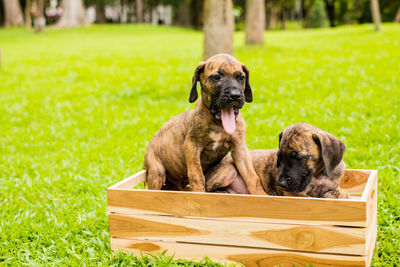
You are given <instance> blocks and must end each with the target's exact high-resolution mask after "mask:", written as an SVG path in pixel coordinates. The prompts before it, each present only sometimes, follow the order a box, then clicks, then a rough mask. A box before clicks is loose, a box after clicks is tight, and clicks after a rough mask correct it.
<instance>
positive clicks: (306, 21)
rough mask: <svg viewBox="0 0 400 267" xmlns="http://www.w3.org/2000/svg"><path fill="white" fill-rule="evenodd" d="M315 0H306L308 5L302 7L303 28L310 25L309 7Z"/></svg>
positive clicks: (310, 7)
mask: <svg viewBox="0 0 400 267" xmlns="http://www.w3.org/2000/svg"><path fill="white" fill-rule="evenodd" d="M314 2H315V0H310V1H309V2H308V5H305V7H304V21H303V27H304V28H309V27H310V23H311V22H310V14H311V9H312V7H313V5H314Z"/></svg>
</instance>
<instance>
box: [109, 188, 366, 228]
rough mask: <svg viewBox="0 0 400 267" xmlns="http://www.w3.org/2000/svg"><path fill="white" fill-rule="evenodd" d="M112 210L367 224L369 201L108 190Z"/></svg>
mask: <svg viewBox="0 0 400 267" xmlns="http://www.w3.org/2000/svg"><path fill="white" fill-rule="evenodd" d="M107 197H108V205H109V207H108V208H109V211H110V212H118V213H126V214H145V213H146V214H168V215H175V216H180V217H209V218H210V217H211V218H242V219H245V218H248V219H253V220H258V221H275V222H283V223H284V222H291V223H298V222H303V223H304V222H309V223H311V224H324V225H344V226H363V227H365V220H366V213H365V209H366V201H361V200H358V199H318V198H300V197H296V198H295V197H277V196H256V195H229V194H216V193H198V192H177V191H152V190H129V189H114V188H111V189H108V191H107Z"/></svg>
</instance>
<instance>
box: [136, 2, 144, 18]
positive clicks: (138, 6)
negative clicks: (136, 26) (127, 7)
mask: <svg viewBox="0 0 400 267" xmlns="http://www.w3.org/2000/svg"><path fill="white" fill-rule="evenodd" d="M136 20H137V23H143V0H136Z"/></svg>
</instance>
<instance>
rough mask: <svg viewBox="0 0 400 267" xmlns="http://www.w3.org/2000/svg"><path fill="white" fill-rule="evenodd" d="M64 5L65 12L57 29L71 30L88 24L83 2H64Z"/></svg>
mask: <svg viewBox="0 0 400 267" xmlns="http://www.w3.org/2000/svg"><path fill="white" fill-rule="evenodd" d="M62 5H63V9H64V11H63V14H62V16H61V18H60V20H59V21H58V22H57V27H59V28H71V27H78V26H82V25H87V24H88V22H87V20H86V14H85V8H84V6H83V2H82V0H63V2H62Z"/></svg>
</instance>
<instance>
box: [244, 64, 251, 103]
mask: <svg viewBox="0 0 400 267" xmlns="http://www.w3.org/2000/svg"><path fill="white" fill-rule="evenodd" d="M242 68H243V71H244V73H246V83H245V87H244V100H245V101H246V102H248V103H251V102H252V101H253V92H252V90H251V87H250V81H249V69H248V68H247V67H246V66H245V65H243V64H242Z"/></svg>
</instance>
